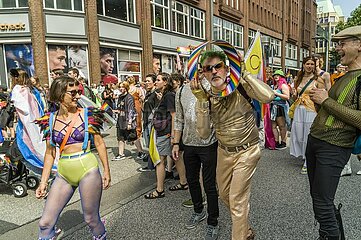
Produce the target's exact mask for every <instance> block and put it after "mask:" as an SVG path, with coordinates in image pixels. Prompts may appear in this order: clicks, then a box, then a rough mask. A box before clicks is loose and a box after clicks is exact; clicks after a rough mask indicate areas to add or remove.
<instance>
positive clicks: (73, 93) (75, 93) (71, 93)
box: [66, 89, 82, 98]
mask: <svg viewBox="0 0 361 240" xmlns="http://www.w3.org/2000/svg"><path fill="white" fill-rule="evenodd" d="M66 93H69V94H70V95H71V96H72V97H73V98H75V97H76V95H77V94H79V95H81V94H82V91H81V90H80V89H79V90H71V91H66Z"/></svg>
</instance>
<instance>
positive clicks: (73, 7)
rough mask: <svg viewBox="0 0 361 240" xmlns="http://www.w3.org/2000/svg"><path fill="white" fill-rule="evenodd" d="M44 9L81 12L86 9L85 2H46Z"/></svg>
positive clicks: (76, 0) (75, 0)
mask: <svg viewBox="0 0 361 240" xmlns="http://www.w3.org/2000/svg"><path fill="white" fill-rule="evenodd" d="M44 7H45V8H52V9H59V10H68V11H79V12H82V11H83V9H84V6H83V0H44Z"/></svg>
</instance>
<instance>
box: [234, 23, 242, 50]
mask: <svg viewBox="0 0 361 240" xmlns="http://www.w3.org/2000/svg"><path fill="white" fill-rule="evenodd" d="M234 46H236V47H240V48H243V27H242V26H240V25H237V24H234Z"/></svg>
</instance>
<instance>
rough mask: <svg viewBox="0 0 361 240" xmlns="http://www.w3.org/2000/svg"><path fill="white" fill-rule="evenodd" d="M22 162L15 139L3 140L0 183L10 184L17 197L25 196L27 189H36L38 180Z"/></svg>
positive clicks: (0, 159)
mask: <svg viewBox="0 0 361 240" xmlns="http://www.w3.org/2000/svg"><path fill="white" fill-rule="evenodd" d="M24 162H25V161H24V158H23V156H22V154H21V152H20V151H19V148H18V146H17V143H16V140H15V141H9V140H6V141H4V142H3V144H2V146H0V183H5V184H6V185H8V186H10V187H11V188H12V189H13V194H14V196H15V197H17V198H20V197H24V196H26V195H27V191H28V189H36V188H37V187H38V185H39V182H40V180H39V178H38V177H37V176H36V175H35V174H32V173H31V171H30V170H29V169H28V168H27V167H26V166H25V164H24Z"/></svg>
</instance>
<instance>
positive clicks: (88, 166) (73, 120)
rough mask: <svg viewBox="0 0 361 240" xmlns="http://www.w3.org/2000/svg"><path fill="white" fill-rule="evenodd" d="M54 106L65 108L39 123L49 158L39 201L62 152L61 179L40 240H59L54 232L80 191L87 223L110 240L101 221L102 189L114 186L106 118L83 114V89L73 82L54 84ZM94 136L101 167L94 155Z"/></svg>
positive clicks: (65, 79) (97, 112) (48, 206)
mask: <svg viewBox="0 0 361 240" xmlns="http://www.w3.org/2000/svg"><path fill="white" fill-rule="evenodd" d="M49 95H50V101H52V102H56V103H58V104H59V105H60V108H59V110H58V111H57V112H55V113H49V114H47V115H45V116H43V117H42V118H41V119H38V120H37V121H36V123H37V124H39V125H40V127H41V129H42V130H43V131H44V137H45V138H46V140H47V141H46V152H45V158H44V168H43V172H42V176H41V182H40V185H39V187H38V189H37V190H36V197H37V198H44V197H45V196H46V190H47V186H48V179H49V175H50V173H51V168H52V166H53V164H54V160H55V156H56V148H59V153H60V157H59V161H58V173H57V176H56V178H55V181H54V183H53V184H52V186H51V189H50V192H49V195H48V197H47V200H46V203H45V207H44V212H43V215H42V217H41V219H40V221H39V228H40V231H39V240H46V239H51V240H54V239H56V238H57V236H58V234H59V232H60V230H57V229H56V228H55V224H56V222H57V219H58V217H59V215H60V213H61V211H62V210H63V209H64V207H65V206H66V204H67V203H68V202H69V200H70V198H71V197H72V196H73V193H74V191H75V189H76V188H77V187H79V192H80V198H81V204H82V209H83V213H84V219H85V222H86V223H87V224H88V226H89V227H90V229H91V231H92V234H93V239H94V240H105V239H106V231H105V227H104V224H103V223H102V221H101V219H100V215H99V205H100V199H101V195H102V189H107V188H108V187H109V186H110V170H109V164H108V156H107V151H106V147H105V143H104V141H103V138H102V137H101V135H100V129H101V126H102V112H101V111H100V110H97V109H91V108H89V109H88V108H84V109H83V108H78V107H77V101H78V99H79V98H80V90H79V83H78V82H77V81H75V80H73V79H72V78H69V77H60V78H57V79H55V80H54V82H53V83H52V85H51V88H50V94H49ZM89 133H90V134H92V136H93V139H94V143H95V146H96V149H97V151H98V153H99V158H100V161H101V163H102V165H103V169H104V173H103V177H102V176H101V175H100V172H99V167H98V160H97V158H96V157H95V155H94V154H93V153H91V152H90V140H89V138H90V136H89Z"/></svg>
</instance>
